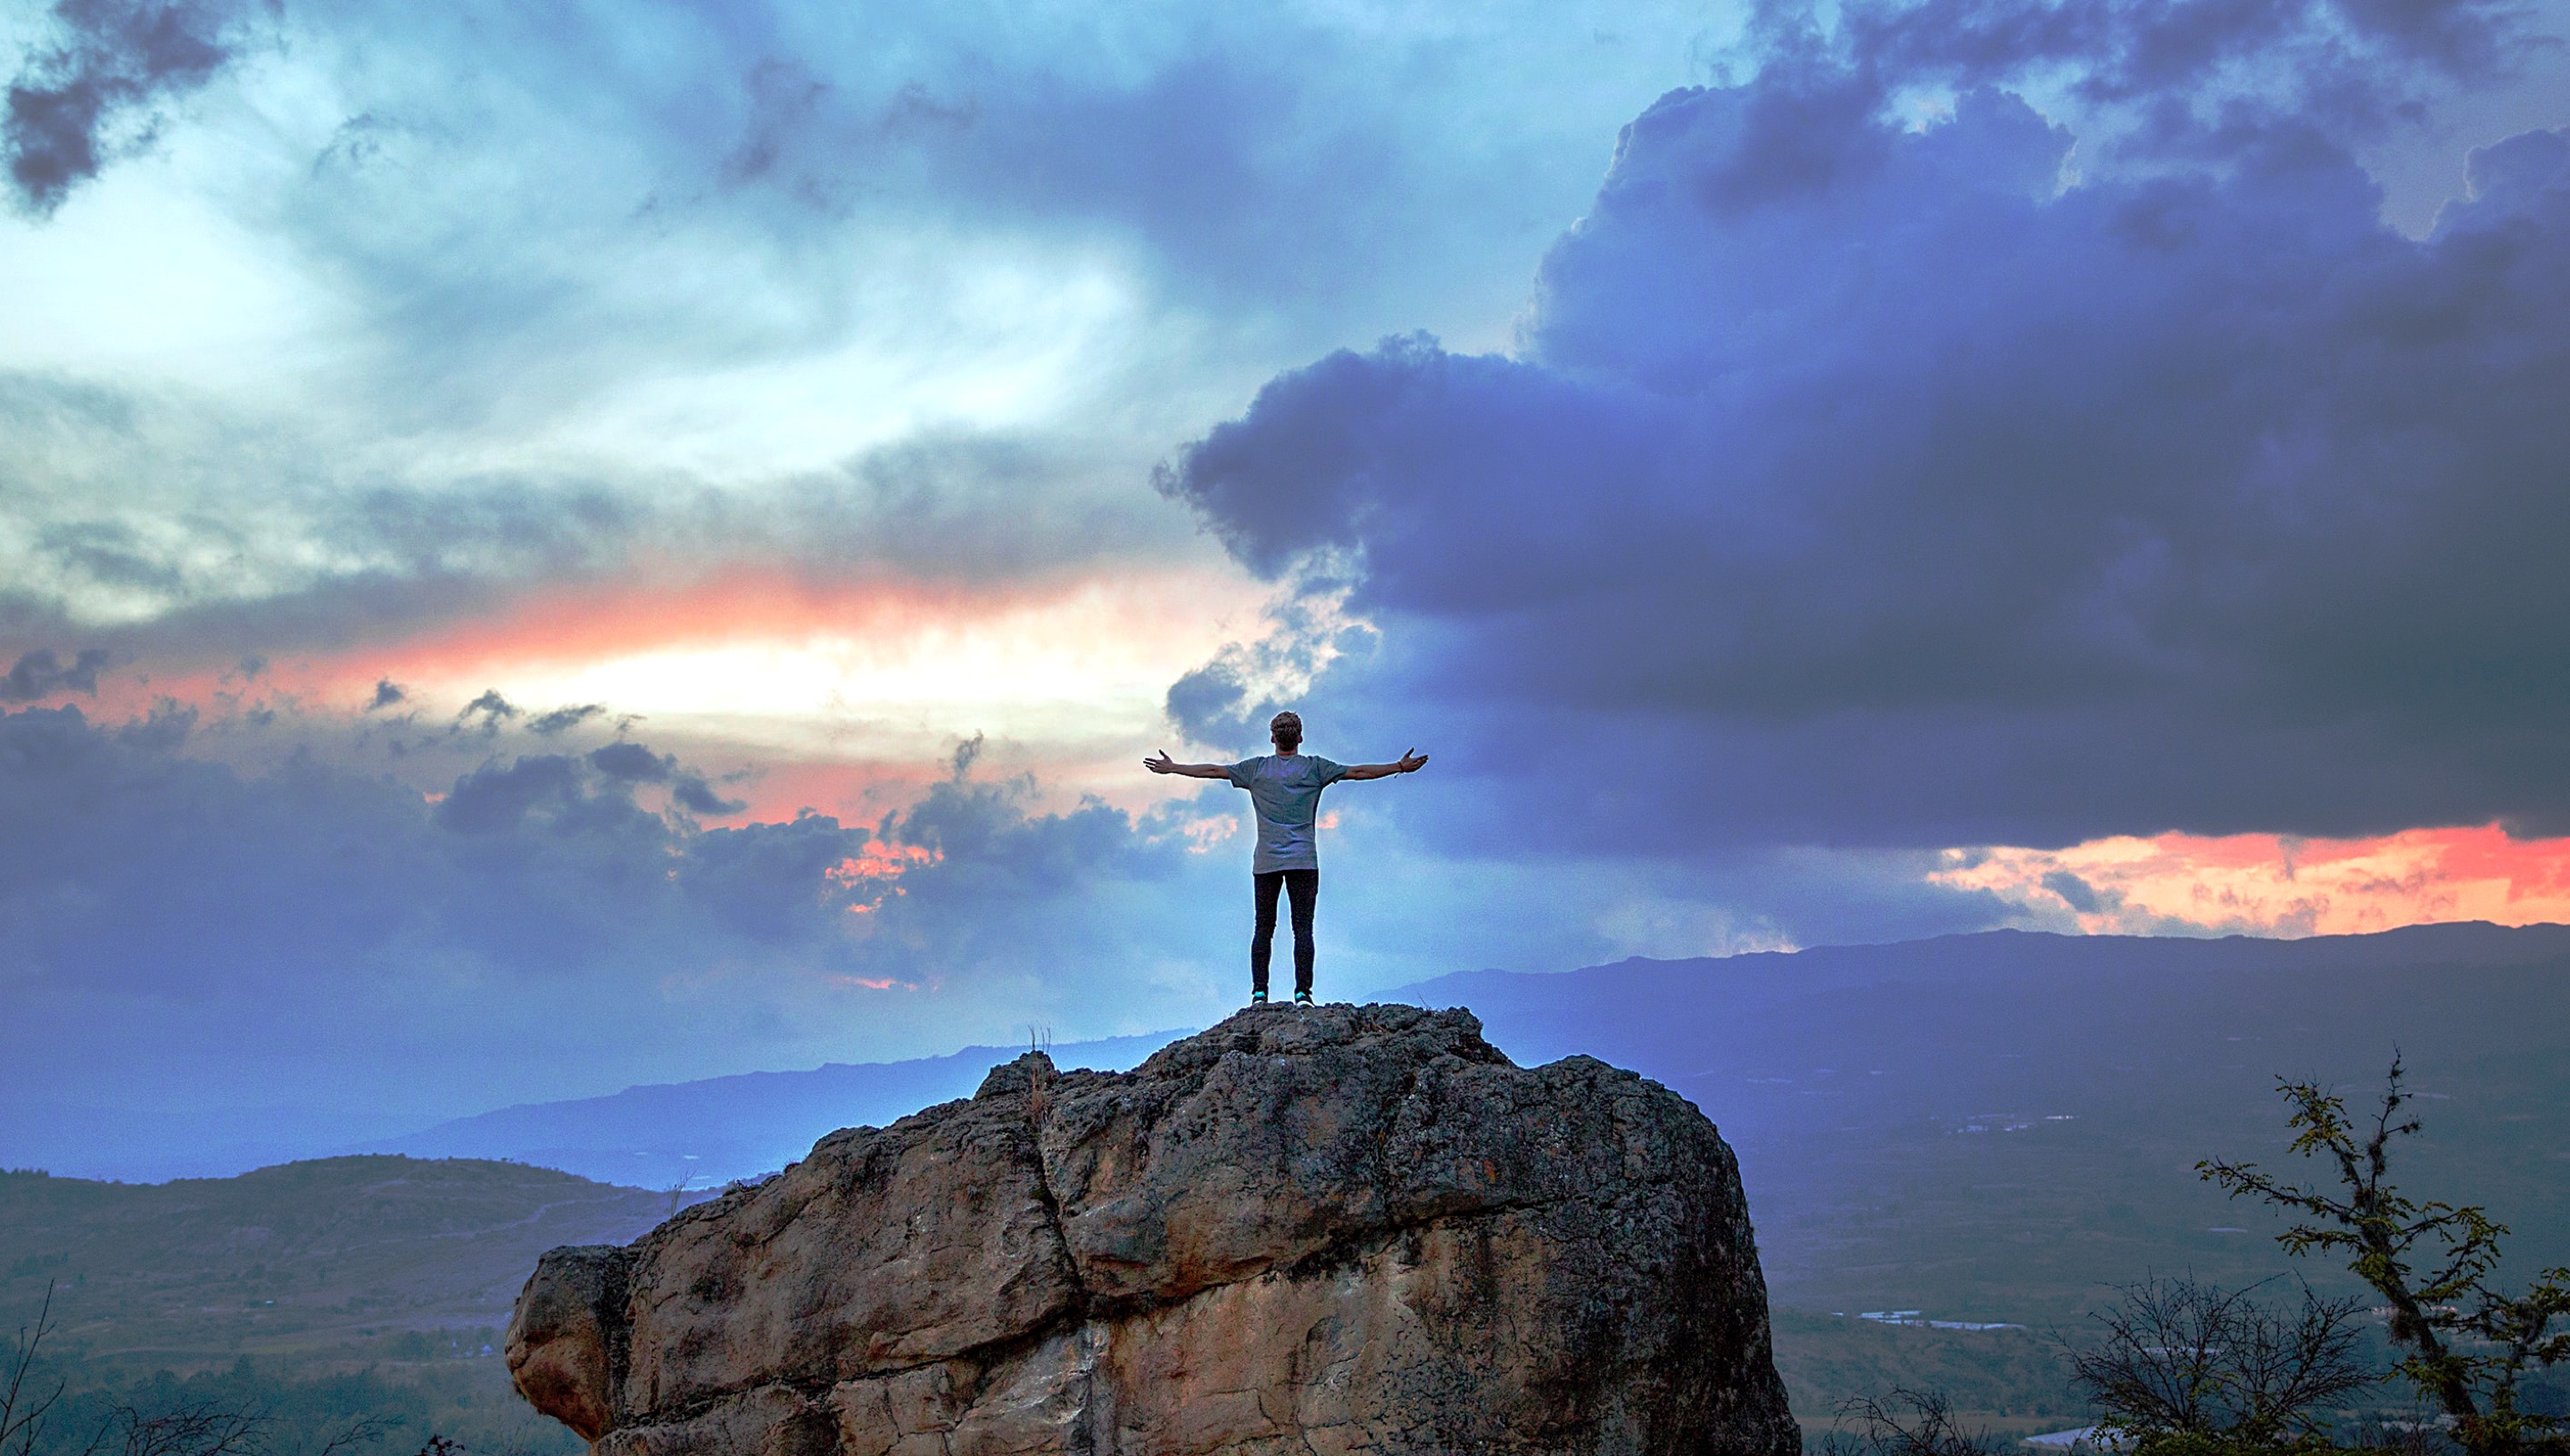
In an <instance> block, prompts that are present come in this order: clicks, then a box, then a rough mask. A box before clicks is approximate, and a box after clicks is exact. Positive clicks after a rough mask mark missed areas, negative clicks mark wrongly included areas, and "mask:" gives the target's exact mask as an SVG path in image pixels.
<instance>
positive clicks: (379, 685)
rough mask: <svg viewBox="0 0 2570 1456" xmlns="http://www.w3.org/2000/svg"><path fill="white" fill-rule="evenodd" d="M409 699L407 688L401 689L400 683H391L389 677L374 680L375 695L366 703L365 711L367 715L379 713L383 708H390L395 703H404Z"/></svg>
mask: <svg viewBox="0 0 2570 1456" xmlns="http://www.w3.org/2000/svg"><path fill="white" fill-rule="evenodd" d="M409 698H410V690H409V689H408V688H405V687H403V686H402V685H401V684H400V683H397V682H395V681H393V680H392V679H391V678H389V677H380V678H377V679H375V695H374V697H373V698H371V699H369V700H368V701H367V703H366V711H367V712H369V713H375V712H381V711H382V710H384V709H385V708H389V707H392V706H394V705H395V704H397V703H402V702H406V701H408V700H409Z"/></svg>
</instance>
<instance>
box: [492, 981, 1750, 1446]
mask: <svg viewBox="0 0 2570 1456" xmlns="http://www.w3.org/2000/svg"><path fill="white" fill-rule="evenodd" d="M508 1357H509V1367H510V1370H511V1372H512V1374H513V1375H514V1377H515V1378H516V1380H517V1384H518V1388H519V1390H520V1391H521V1392H523V1393H524V1394H525V1395H526V1397H527V1398H528V1400H530V1401H531V1402H533V1403H534V1404H535V1405H536V1406H537V1408H539V1409H541V1410H544V1411H546V1412H548V1413H550V1414H552V1415H554V1416H556V1417H557V1418H559V1419H561V1420H562V1421H563V1422H564V1423H565V1424H567V1425H569V1426H571V1427H572V1428H573V1429H574V1430H577V1431H579V1432H580V1433H581V1434H582V1435H583V1436H585V1437H587V1438H589V1439H590V1440H592V1441H594V1442H596V1443H597V1444H598V1450H599V1452H600V1453H601V1456H896V1453H897V1456H914V1453H933V1456H999V1453H1038V1452H1089V1453H1101V1456H1103V1453H1125V1456H1180V1453H1185V1456H1197V1453H1205V1456H1211V1453H1242V1456H1247V1453H1267V1452H1277V1453H1284V1452H1295V1453H1302V1452H1323V1453H1336V1452H1374V1453H1386V1456H1391V1453H1427V1452H1440V1453H1443V1452H1463V1451H1472V1452H1508V1453H1537V1452H1543V1453H1553V1452H1559V1453H1574V1452H1575V1453H1583V1456H1585V1453H1601V1456H1602V1453H1627V1452H1629V1453H1637V1456H1638V1453H1651V1456H1663V1453H1695V1452H1705V1453H1712V1452H1722V1453H1738V1456H1790V1453H1793V1452H1795V1451H1798V1450H1799V1448H1800V1441H1799V1437H1798V1436H1797V1434H1796V1430H1795V1426H1794V1423H1793V1420H1792V1417H1791V1416H1790V1415H1789V1414H1788V1412H1787V1410H1786V1405H1785V1394H1784V1388H1783V1386H1782V1384H1781V1383H1780V1382H1779V1381H1778V1379H1777V1377H1776V1372H1775V1367H1774V1364H1773V1362H1772V1360H1771V1358H1770V1355H1769V1348H1768V1333H1767V1299H1766V1285H1765V1281H1764V1279H1763V1278H1762V1277H1761V1275H1760V1274H1759V1269H1758V1261H1757V1253H1756V1249H1755V1247H1754V1245H1753V1242H1752V1238H1751V1233H1750V1226H1749V1216H1748V1208H1747V1205H1746V1202H1745V1200H1744V1199H1743V1197H1742V1194H1741V1189H1740V1176H1739V1170H1738V1165H1737V1164H1736V1163H1735V1162H1734V1160H1733V1158H1732V1155H1731V1150H1730V1149H1729V1148H1728V1147H1727V1146H1725V1145H1724V1143H1723V1141H1722V1139H1721V1137H1720V1135H1719V1134H1718V1133H1716V1132H1715V1130H1714V1127H1713V1125H1712V1124H1711V1123H1710V1122H1708V1121H1706V1120H1705V1118H1704V1116H1703V1114H1702V1113H1700V1112H1698V1111H1697V1110H1696V1109H1695V1108H1694V1107H1692V1106H1691V1105H1689V1104H1688V1103H1687V1102H1685V1101H1684V1100H1683V1099H1681V1098H1679V1097H1678V1096H1677V1095H1676V1094H1674V1093H1672V1092H1670V1091H1669V1090H1668V1089H1666V1088H1664V1087H1661V1086H1659V1085H1657V1084H1656V1083H1652V1082H1648V1081H1645V1080H1643V1079H1642V1078H1640V1077H1638V1076H1635V1075H1634V1074H1632V1073H1630V1072H1624V1071H1618V1070H1616V1069H1614V1068H1612V1067H1609V1066H1607V1065H1605V1064H1604V1063H1602V1062H1598V1061H1595V1060H1592V1059H1590V1058H1586V1057H1571V1058H1568V1059H1565V1060H1563V1061H1558V1062H1554V1063H1551V1064H1549V1065H1547V1066H1541V1067H1532V1068H1521V1067H1517V1066H1514V1065H1512V1064H1511V1063H1510V1062H1509V1061H1508V1060H1507V1058H1506V1057H1505V1056H1503V1055H1501V1054H1500V1053H1499V1051H1498V1049H1496V1048H1494V1047H1493V1046H1491V1045H1490V1043H1488V1042H1487V1041H1485V1040H1483V1039H1482V1034H1481V1024H1480V1023H1479V1022H1478V1021H1476V1020H1475V1019H1474V1018H1473V1016H1472V1015H1471V1013H1470V1012H1466V1011H1425V1010H1420V1009H1418V1008H1416V1007H1410V1006H1324V1007H1317V1008H1312V1009H1308V1010H1298V1009H1289V1008H1283V1007H1277V1008H1259V1009H1253V1010H1250V1011H1245V1012H1242V1013H1241V1014H1239V1015H1236V1016H1234V1017H1232V1018H1231V1019H1230V1020H1228V1021H1225V1022H1223V1023H1222V1024H1221V1025H1219V1026H1216V1027H1214V1028H1213V1029H1212V1030H1210V1031H1206V1032H1203V1033H1202V1034H1200V1035H1197V1036H1192V1037H1189V1038H1187V1039H1185V1040H1183V1041H1179V1042H1176V1043H1174V1044H1172V1045H1170V1046H1168V1047H1165V1048H1163V1049H1162V1050H1161V1051H1160V1052H1158V1053H1157V1054H1156V1055H1154V1056H1153V1057H1152V1058H1151V1059H1150V1060H1149V1061H1147V1062H1145V1063H1143V1064H1142V1065H1141V1066H1140V1067H1139V1068H1137V1069H1135V1070H1134V1071H1131V1072H1127V1073H1103V1072H1088V1071H1075V1072H1068V1073H1064V1072H1057V1071H1056V1070H1055V1069H1054V1067H1053V1064H1052V1062H1051V1061H1050V1060H1049V1059H1047V1058H1046V1057H1045V1056H1044V1055H1043V1054H1042V1053H1029V1054H1028V1055H1027V1056H1025V1057H1022V1058H1020V1059H1019V1060H1017V1061H1016V1062H1013V1063H1010V1064H1008V1065H1005V1066H1001V1067H998V1068H995V1069H993V1071H992V1073H991V1075H990V1077H989V1078H988V1079H987V1080H986V1081H985V1082H984V1084H983V1086H982V1089H981V1090H980V1091H979V1092H978V1093H976V1094H975V1095H974V1096H973V1098H972V1099H971V1100H969V1101H964V1102H952V1103H947V1104H945V1105H943V1106H939V1107H932V1108H929V1109H928V1110H926V1111H924V1112H922V1113H919V1114H918V1115H916V1116H913V1117H908V1118H904V1119H902V1120H901V1121H900V1122H897V1123H895V1124H893V1125H892V1126H891V1127H889V1128H850V1129H847V1130H844V1131H841V1132H837V1133H833V1134H831V1135H830V1136H828V1137H826V1138H824V1139H822V1140H821V1141H820V1143H819V1144H817V1145H815V1146H814V1148H813V1149H812V1152H811V1155H810V1156H809V1157H807V1158H805V1159H804V1160H803V1161H802V1162H800V1163H797V1164H795V1165H794V1166H793V1167H791V1168H789V1169H787V1170H786V1171H785V1172H784V1174H783V1175H781V1176H779V1177H777V1178H774V1179H770V1180H768V1181H767V1182H765V1183H762V1184H760V1185H758V1186H757V1187H755V1188H746V1189H739V1190H735V1191H734V1192H731V1193H728V1194H726V1195H724V1196H723V1197H721V1198H719V1199H716V1200H714V1201H713V1202H711V1203H706V1204H700V1205H698V1206H696V1207H694V1208H691V1209H688V1210H685V1211H684V1212H682V1213H680V1214H679V1215H678V1216H677V1217H675V1218H673V1219H671V1220H670V1221H669V1222H667V1223H665V1224H663V1225H661V1226H660V1227H659V1228H658V1229H655V1230H653V1231H652V1232H651V1233H650V1234H648V1235H646V1236H644V1237H643V1238H642V1240H640V1241H639V1242H637V1243H636V1244H635V1245H634V1246H632V1247H631V1248H630V1249H603V1248H577V1249H559V1250H556V1251H554V1252H553V1253H551V1254H548V1255H546V1256H545V1258H544V1260H543V1262H542V1263H541V1264H540V1265H539V1266H538V1268H537V1270H536V1273H535V1275H534V1277H533V1278H531V1279H530V1280H529V1281H528V1284H527V1288H526V1291H525V1292H524V1293H522V1294H521V1295H520V1296H519V1300H518V1309H517V1314H516V1316H515V1318H514V1319H513V1321H512V1322H511V1325H510V1331H509V1343H508Z"/></svg>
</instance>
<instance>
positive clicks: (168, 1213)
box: [0, 1157, 671, 1373]
mask: <svg viewBox="0 0 2570 1456" xmlns="http://www.w3.org/2000/svg"><path fill="white" fill-rule="evenodd" d="M670 1211H671V1201H670V1198H669V1196H668V1195H667V1194H660V1193H647V1192H644V1191H642V1190H640V1189H631V1188H617V1187H614V1186H611V1185H608V1184H603V1183H592V1182H590V1181H589V1180H587V1179H585V1178H575V1177H573V1176H572V1175H570V1174H568V1173H557V1172H554V1171H553V1170H551V1169H547V1168H531V1167H527V1166H525V1165H523V1164H516V1163H494V1162H484V1161H480V1160H475V1159H463V1158H455V1159H418V1158H399V1157H357V1158H324V1159H319V1160H315V1161H312V1162H307V1163H287V1164H283V1165H281V1166H278V1167H274V1168H262V1169H259V1170H258V1171H256V1172H254V1173H247V1174H243V1175H241V1176H240V1177H237V1178H201V1179H184V1180H181V1181H178V1182H173V1183H163V1184H121V1183H96V1182H91V1181H89V1180H86V1179H75V1178H52V1177H48V1176H46V1175H45V1174H42V1173H31V1172H17V1173H7V1174H0V1316H6V1318H7V1321H8V1322H9V1323H10V1324H11V1325H12V1326H15V1325H16V1324H19V1323H22V1322H24V1321H25V1320H27V1319H29V1318H31V1317H32V1316H33V1314H34V1312H35V1310H36V1307H37V1305H38V1303H39V1302H40V1301H41V1300H42V1298H43V1297H44V1293H45V1287H46V1283H47V1281H48V1280H51V1281H52V1282H53V1284H54V1285H55V1293H54V1306H53V1312H54V1319H55V1323H56V1330H57V1333H56V1334H55V1336H54V1339H55V1340H56V1341H57V1342H58V1343H57V1344H56V1346H55V1347H56V1349H57V1350H58V1351H59V1352H60V1353H62V1354H63V1355H64V1356H65V1357H67V1358H76V1359H77V1360H78V1361H79V1362H80V1363H81V1365H82V1366H83V1367H85V1368H87V1369H89V1370H92V1371H98V1370H100V1369H102V1368H105V1367H122V1368H125V1369H129V1370H144V1369H149V1370H158V1369H163V1368H169V1369H175V1370H178V1371H180V1372H182V1373H185V1372H188V1371H191V1370H200V1369H208V1368H212V1367H214V1366H216V1365H228V1364H230V1363H231V1362H232V1361H234V1360H235V1359H236V1358H237V1357H239V1356H242V1355H251V1356H258V1357H262V1359H263V1360H264V1361H265V1362H266V1363H268V1364H270V1365H272V1366H276V1367H280V1368H285V1367H290V1368H294V1369H302V1370H313V1371H319V1370H323V1369H330V1368H339V1369H350V1368H355V1367H358V1366H361V1365H363V1364H367V1363H384V1362H391V1363H394V1364H400V1363H409V1362H420V1361H428V1360H433V1359H456V1358H477V1359H478V1358H483V1356H482V1355H481V1350H482V1347H483V1346H484V1345H486V1344H487V1345H490V1346H491V1347H492V1348H493V1350H494V1351H495V1353H494V1355H493V1356H491V1357H489V1358H490V1362H491V1364H492V1365H493V1366H495V1367H496V1366H497V1364H498V1363H499V1362H498V1359H497V1356H496V1351H497V1348H498V1346H499V1342H500V1341H499V1332H500V1330H501V1328H502V1327H503V1326H504V1325H505V1324H506V1323H507V1321H508V1317H509V1306H510V1303H511V1301H512V1300H514V1299H515V1298H516V1297H517V1293H518V1289H519V1286H520V1285H521V1284H523V1283H524V1282H525V1281H526V1277H527V1274H529V1272H530V1271H532V1270H533V1269H534V1268H535V1265H536V1258H537V1256H539V1255H541V1254H542V1253H544V1251H546V1250H547V1249H551V1248H553V1247H554V1246H556V1245H560V1244H597V1243H624V1242H626V1241H629V1240H631V1239H633V1238H635V1237H636V1236H637V1235H639V1234H641V1233H642V1232H643V1231H644V1230H646V1229H648V1228H650V1227H651V1226H652V1225H653V1224H656V1223H658V1222H659V1221H660V1220H661V1219H662V1218H664V1217H666V1216H667V1215H668V1214H669V1213H670Z"/></svg>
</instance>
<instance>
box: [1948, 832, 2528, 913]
mask: <svg viewBox="0 0 2570 1456" xmlns="http://www.w3.org/2000/svg"><path fill="white" fill-rule="evenodd" d="M1946 854H1947V857H1948V858H1949V859H1951V860H1954V861H1956V862H1957V863H1956V865H1955V868H1952V869H1948V870H1942V871H1939V872H1937V873H1936V874H1934V875H1932V876H1930V877H1929V879H1930V880H1931V881H1932V882H1933V883H1935V884H1938V885H1943V886H1947V887H1949V888H1952V889H1956V890H1983V891H1988V892H1991V893H1992V894H1995V895H1998V896H2000V897H2001V898H2003V899H2006V900H2011V901H2016V902H2018V903H2020V904H2024V905H2026V906H2028V907H2029V908H2044V909H2051V910H2062V909H2066V910H2069V911H2070V913H2071V914H2072V915H2073V916H2074V917H2075V918H2076V920H2077V922H2078V925H2079V928H2081V929H2083V930H2086V931H2089V932H2091V933H2123V934H2147V933H2154V932H2166V931H2167V930H2169V929H2172V928H2178V927H2194V928H2198V929H2202V930H2210V931H2222V932H2226V933H2240V934H2252V935H2288V936H2290V935H2348V934H2362V933H2364V932H2366V931H2371V930H2385V929H2389V928H2391V927H2393V926H2395V925H2410V924H2420V923H2427V922H2433V921H2443V920H2488V921H2491V922H2493V923H2496V924H2502V925H2526V924H2537V923H2543V922H2550V921H2561V920H2570V839H2523V840H2520V839H2511V838H2509V837H2508V836H2507V834H2506V833H2505V832H2504V831H2503V830H2501V829H2499V828H2498V827H2497V826H2495V825H2492V826H2486V827H2482V828H2478V829H2413V830H2404V831H2402V832H2401V833H2398V834H2393V835H2385V836H2382V837H2381V838H2378V839H2363V840H2323V839H2295V838H2289V837H2285V836H2279V835H2228V836H2224V837H2221V838H2218V839H2208V838H2202V837H2198V836H2193V835H2176V834H2171V835H2159V836H2154V837H2151V838H2146V839H2145V838H2134V837H2129V836H2124V837H2116V838H2112V839H2102V840H2093V841H2090V842H2089V843H2087V844H2081V845H2073V846H2071V847H2070V848H2068V849H2064V850H2020V849H1996V850H1991V851H1988V852H1986V853H1985V855H1983V856H1981V857H1977V858H1975V857H1972V856H1967V855H1965V854H1964V853H1963V852H1961V851H1951V850H1949V851H1947V852H1946ZM2065 875H2066V876H2070V877H2075V879H2076V881H2077V883H2076V884H2072V883H2071V882H2070V881H2069V880H2064V879H2060V878H2056V877H2061V876H2065ZM2047 881H2048V882H2049V884H2047ZM2082 887H2084V888H2085V889H2084V890H2083V889H2082Z"/></svg>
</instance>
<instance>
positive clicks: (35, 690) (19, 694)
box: [0, 647, 108, 703]
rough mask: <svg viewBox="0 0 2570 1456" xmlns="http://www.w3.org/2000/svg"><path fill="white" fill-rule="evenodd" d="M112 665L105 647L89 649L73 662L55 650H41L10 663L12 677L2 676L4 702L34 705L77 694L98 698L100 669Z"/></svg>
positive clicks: (0, 699) (0, 694)
mask: <svg viewBox="0 0 2570 1456" xmlns="http://www.w3.org/2000/svg"><path fill="white" fill-rule="evenodd" d="M107 663H108V654H107V651H106V649H105V648H102V647H86V648H83V649H82V650H81V652H80V653H79V655H77V656H75V657H74V658H73V659H72V660H71V661H70V662H68V663H66V662H64V661H63V660H62V659H61V658H60V657H57V656H55V655H54V649H53V648H51V647H39V648H37V649H36V650H35V651H33V652H29V653H27V654H26V655H25V656H23V657H20V658H19V659H18V660H17V661H16V662H14V663H12V664H10V667H9V671H8V674H7V675H6V676H0V703H31V702H34V701H35V700H36V699H38V698H49V697H52V696H53V695H54V694H56V693H65V692H77V693H88V694H89V695H90V696H92V697H96V696H98V670H99V669H100V668H102V667H105V666H106V665H107Z"/></svg>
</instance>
